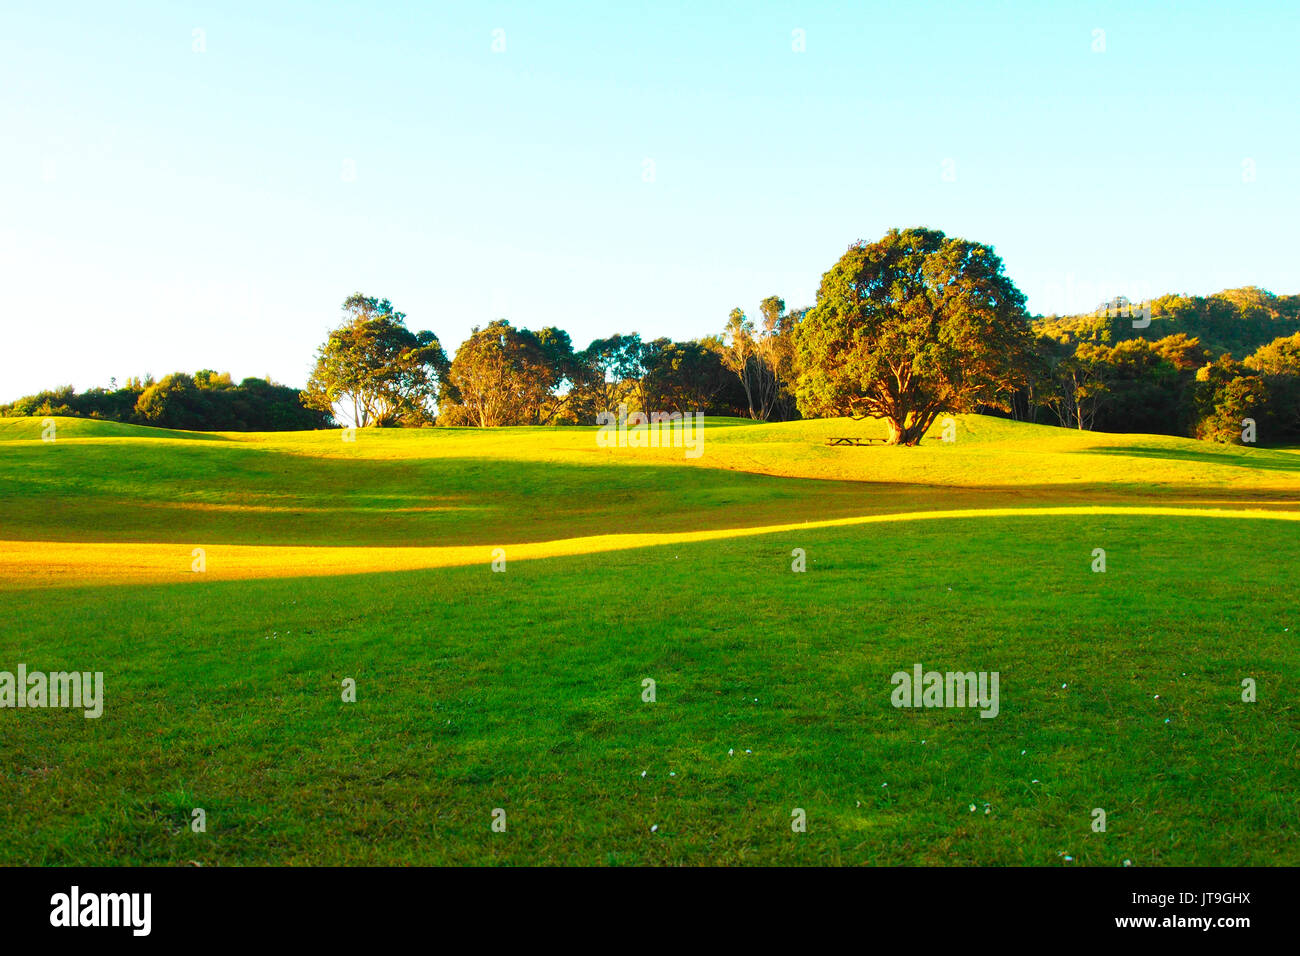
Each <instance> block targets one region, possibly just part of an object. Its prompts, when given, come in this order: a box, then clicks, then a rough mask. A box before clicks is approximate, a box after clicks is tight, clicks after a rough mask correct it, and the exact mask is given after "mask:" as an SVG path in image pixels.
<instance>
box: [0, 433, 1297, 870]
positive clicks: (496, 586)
mask: <svg viewBox="0 0 1300 956" xmlns="http://www.w3.org/2000/svg"><path fill="white" fill-rule="evenodd" d="M56 424H57V440H55V441H53V442H43V441H42V440H41V432H42V426H41V422H40V421H38V420H35V419H0V621H2V622H3V623H2V624H0V671H6V670H7V671H14V670H15V669H16V668H17V666H18V664H20V663H25V664H26V665H27V667H28V669H29V670H42V671H58V670H73V669H75V670H80V671H102V672H103V673H104V683H105V696H106V701H105V705H104V714H103V716H102V717H101V718H99V719H97V720H87V719H85V718H83V716H82V715H81V712H80V711H72V710H62V709H44V710H40V709H35V710H33V709H27V710H17V709H0V741H2V742H3V748H0V754H2V756H0V785H2V786H3V790H4V799H3V800H0V863H4V864H101V863H102V864H142V863H150V864H187V863H198V864H201V865H205V866H213V865H231V864H247V863H257V864H263V863H265V864H278V863H289V864H327V863H365V864H377V863H463V864H533V863H540V864H553V863H568V864H616V865H617V864H645V863H653V864H674V863H692V864H697V863H708V864H712V863H726V864H732V863H752V864H769V863H790V864H821V863H836V864H839V863H843V864H1042V865H1061V866H1077V865H1098V866H1121V865H1124V864H1125V862H1126V861H1127V862H1128V863H1129V864H1131V865H1133V866H1159V865H1172V864H1193V865H1197V864H1206V865H1208V864H1238V863H1240V864H1264V865H1280V864H1286V865H1296V864H1298V863H1300V832H1298V831H1300V814H1298V812H1297V797H1296V794H1297V786H1298V785H1300V754H1298V752H1297V744H1298V742H1300V710H1298V709H1297V692H1296V688H1297V678H1298V677H1300V612H1297V607H1296V598H1295V594H1296V590H1295V583H1296V569H1297V568H1298V567H1300V561H1298V559H1300V524H1297V523H1296V522H1297V520H1300V454H1297V453H1296V451H1294V450H1287V449H1254V448H1250V449H1242V448H1227V447H1223V446H1214V445H1208V444H1204V443H1199V442H1193V441H1187V440H1182V439H1175V438H1167V437H1159V436H1149V435H1125V436H1120V435H1104V434H1095V433H1076V432H1070V431H1066V430H1061V429H1054V428H1047V427H1041V426H1033V425H1025V424H1018V423H1012V422H1007V421H1002V420H998V419H992V418H983V417H979V416H963V417H960V418H959V419H958V429H957V440H956V441H955V442H953V443H951V444H947V443H942V442H939V441H937V440H930V439H927V440H926V441H925V442H924V443H923V444H922V445H921V446H920V447H917V448H910V449H906V448H888V447H871V448H866V447H863V448H836V447H828V446H827V445H826V444H825V439H826V438H827V437H829V436H832V435H840V434H849V435H872V434H875V435H880V434H883V426H879V425H874V424H873V423H870V422H867V423H854V422H845V421H813V422H796V423H787V424H778V425H755V424H750V423H747V422H741V421H737V420H729V419H711V420H709V421H708V423H707V424H706V427H705V441H704V446H703V454H702V455H701V456H700V457H699V458H696V459H691V458H687V457H685V456H684V454H683V450H682V449H680V448H656V449H637V448H603V447H600V446H599V445H598V444H597V443H596V441H595V431H596V430H595V429H594V428H556V429H540V428H539V429H511V428H505V429H493V430H476V429H435V430H422V431H369V430H362V431H359V432H357V434H356V440H355V441H353V442H344V441H341V440H340V433H339V432H337V431H333V432H313V433H295V434H265V435H246V434H241V435H236V434H227V435H206V434H197V433H179V432H165V431H157V430H153V429H145V428H135V427H132V426H125V425H115V424H105V423H95V422H87V421H77V420H71V419H59V420H57V422H56ZM1096 548H1102V549H1104V550H1105V552H1106V562H1107V567H1106V571H1105V573H1094V571H1093V570H1092V565H1093V560H1094V558H1093V551H1094V549H1096ZM196 549H201V555H202V558H201V560H202V562H203V568H204V570H203V571H202V572H201V573H200V572H196V571H195V570H194V567H195V561H196V560H197V559H198V558H197V556H196ZM496 549H502V551H497V550H496ZM794 549H803V551H804V552H805V553H806V561H807V570H806V571H805V572H804V573H796V572H794V571H792V569H791V567H792V560H793V558H792V551H793V550H794ZM502 552H503V553H504V557H505V561H506V565H505V568H506V570H505V572H504V573H497V572H494V571H493V570H492V562H493V559H494V553H495V554H496V555H498V556H500V555H501V554H502ZM916 663H921V664H923V665H924V667H925V668H926V669H927V670H929V669H935V670H939V671H949V670H953V671H997V672H998V673H999V674H1000V678H1001V705H1000V712H999V714H998V716H997V717H996V718H995V719H982V718H980V716H979V712H978V711H977V710H974V709H941V708H923V709H900V708H895V707H893V706H891V702H890V694H891V691H892V690H893V687H892V685H891V683H890V676H891V675H892V674H893V673H894V672H896V671H909V672H910V671H911V670H912V668H913V665H914V664H916ZM349 678H350V679H352V680H355V681H356V701H355V702H345V701H343V700H342V695H341V686H342V682H343V681H344V680H345V679H349ZM647 678H649V679H652V680H653V681H654V682H655V690H656V700H655V702H653V703H646V702H643V700H642V690H643V681H644V680H645V679H647ZM1244 678H1252V679H1254V680H1255V681H1256V683H1257V687H1258V699H1257V701H1255V702H1253V703H1246V702H1243V700H1242V681H1243V679H1244ZM195 808H202V809H203V810H204V811H205V812H206V820H207V829H206V832H202V833H196V832H193V831H192V830H191V828H190V821H191V815H192V811H193V810H194V809H195ZM497 808H501V809H504V811H505V815H506V821H507V825H506V829H505V831H504V832H495V831H494V830H493V829H492V821H493V811H494V810H495V809H497ZM795 808H801V809H803V810H804V811H805V812H806V816H807V832H793V831H792V829H791V819H792V811H793V810H794V809H795ZM1094 808H1102V809H1104V810H1105V811H1106V814H1107V826H1106V830H1105V832H1094V830H1093V829H1092V823H1093V810H1094ZM1067 858H1068V859H1067Z"/></svg>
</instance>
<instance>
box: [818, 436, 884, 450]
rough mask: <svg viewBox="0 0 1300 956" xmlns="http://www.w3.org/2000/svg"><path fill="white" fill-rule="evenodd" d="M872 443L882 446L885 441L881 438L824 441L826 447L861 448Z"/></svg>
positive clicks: (849, 438)
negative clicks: (878, 443)
mask: <svg viewBox="0 0 1300 956" xmlns="http://www.w3.org/2000/svg"><path fill="white" fill-rule="evenodd" d="M873 442H880V443H881V444H882V445H883V444H884V443H885V439H883V438H851V437H843V438H828V439H826V444H828V445H853V446H855V447H858V448H860V447H862V446H863V445H870V444H872V443H873Z"/></svg>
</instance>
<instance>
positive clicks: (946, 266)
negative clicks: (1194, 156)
mask: <svg viewBox="0 0 1300 956" xmlns="http://www.w3.org/2000/svg"><path fill="white" fill-rule="evenodd" d="M343 313H344V314H343V319H342V321H341V322H340V323H339V325H338V326H337V327H336V328H334V329H333V330H332V331H331V332H330V333H329V335H328V337H327V339H326V341H325V342H324V343H323V344H322V345H321V346H320V348H319V349H318V350H317V353H316V360H315V365H314V368H313V370H312V373H311V376H310V378H309V380H308V382H307V386H306V388H304V389H303V390H302V391H301V392H300V393H299V392H295V391H294V390H292V389H288V388H286V387H284V386H280V385H275V384H273V383H270V382H267V381H264V380H261V379H245V380H244V381H243V382H241V383H240V384H239V385H235V384H234V383H233V382H231V381H230V377H229V375H224V376H222V375H218V374H217V373H215V372H210V371H204V372H199V373H197V374H196V375H194V376H189V375H185V374H184V373H176V374H174V375H170V376H167V377H166V378H165V379H163V380H162V381H161V382H153V381H151V380H147V381H145V382H140V381H135V380H133V381H132V382H129V383H128V385H127V387H126V388H123V389H116V388H114V389H111V390H105V389H92V390H90V391H88V392H85V393H81V394H80V395H78V394H76V393H74V392H73V391H72V390H71V389H70V388H69V389H62V390H58V391H56V392H46V393H41V394H40V395H36V396H28V397H27V398H24V399H20V400H18V401H17V402H14V403H11V404H10V405H8V406H2V407H0V414H4V415H25V414H38V415H43V414H75V415H86V416H90V417H100V418H111V419H114V420H118V421H134V422H138V423H140V424H154V425H164V426H166V427H174V428H194V429H204V428H206V429H214V430H240V429H247V430H277V429H304V428H319V427H325V426H327V425H330V424H356V425H359V426H363V427H364V426H385V427H420V426H431V425H462V426H476V427H485V428H486V427H494V426H502V425H565V424H592V423H593V422H595V420H596V416H597V414H598V413H600V412H602V411H607V410H610V409H613V408H616V407H617V406H619V405H620V404H625V405H627V406H628V407H629V409H631V410H633V411H643V412H646V413H651V412H656V411H660V412H682V413H685V412H704V413H706V414H710V415H731V416H743V417H749V418H752V419H755V420H759V421H783V420H790V419H795V418H800V417H831V416H852V417H854V418H866V417H872V418H880V419H883V420H884V421H885V423H886V425H887V427H888V429H889V433H890V436H891V440H892V441H893V442H895V443H897V444H904V445H907V444H915V443H916V442H918V441H919V440H920V439H921V436H922V435H924V434H925V432H926V431H927V429H929V427H930V426H931V425H932V424H933V423H934V421H935V420H936V419H937V417H938V416H939V415H941V414H946V413H959V412H982V413H986V414H994V415H1003V416H1007V417H1011V418H1015V419H1019V420H1023V421H1029V422H1039V423H1049V424H1055V425H1060V426H1063V427H1068V428H1078V429H1095V430H1098V431H1110V432H1139V433H1156V434H1168V435H1182V436H1188V437H1197V438H1203V439H1210V440H1216V441H1233V442H1240V441H1242V440H1243V427H1244V425H1243V423H1244V422H1245V421H1246V420H1249V421H1251V422H1254V423H1255V425H1256V427H1257V431H1258V435H1259V436H1260V438H1259V440H1260V441H1263V442H1266V443H1287V442H1294V441H1297V440H1300V296H1296V295H1292V296H1277V295H1274V294H1273V293H1271V292H1267V291H1265V290H1262V289H1257V288H1254V287H1247V288H1244V289H1230V290H1226V291H1224V292H1220V293H1218V294H1216V295H1213V296H1208V297H1195V296H1181V295H1167V296H1163V297H1161V298H1159V299H1156V300H1154V301H1152V302H1150V303H1141V304H1138V305H1136V306H1135V305H1134V304H1133V303H1129V302H1128V301H1127V300H1124V299H1117V300H1115V301H1113V302H1109V303H1104V304H1103V305H1102V306H1101V307H1099V309H1098V310H1096V311H1094V312H1093V313H1089V314H1086V315H1077V316H1047V317H1041V316H1040V317H1037V318H1035V317H1032V316H1030V315H1029V314H1028V313H1027V312H1026V311H1025V297H1024V295H1023V294H1022V293H1021V292H1020V290H1019V289H1017V288H1016V286H1015V284H1014V283H1013V282H1012V281H1011V280H1010V278H1008V277H1007V276H1006V274H1005V271H1004V267H1003V263H1002V261H1001V259H1000V258H999V257H998V256H997V255H996V254H995V252H994V250H993V249H992V248H991V247H990V246H987V245H984V244H981V243H978V242H972V241H970V240H966V239H961V238H957V237H950V236H947V235H945V234H944V233H942V232H940V231H938V230H932V229H907V230H897V229H894V230H890V231H889V232H888V233H887V234H886V235H885V236H884V237H882V238H881V239H878V240H876V241H874V242H867V241H859V242H856V243H854V244H852V245H851V246H850V247H849V248H848V250H847V251H846V252H845V253H844V255H843V256H841V257H840V259H839V261H838V262H836V263H835V264H834V265H833V266H832V267H831V269H830V270H828V271H827V272H826V273H825V274H824V275H823V277H822V281H821V285H820V287H819V289H818V292H817V299H816V303H815V304H814V305H813V306H811V307H807V308H799V309H788V308H787V307H786V303H785V301H784V300H783V299H782V298H781V297H779V296H769V297H768V298H766V299H764V300H763V301H762V303H760V305H759V311H758V315H757V316H756V317H751V316H749V315H747V314H746V313H745V312H744V311H743V310H742V309H739V308H737V309H733V310H732V311H731V313H730V314H729V315H728V316H727V318H726V321H725V323H721V327H720V328H719V329H718V331H717V332H716V333H714V334H710V335H706V336H703V337H701V338H698V339H693V340H689V341H674V340H672V339H668V338H659V339H653V340H645V339H642V338H641V336H640V335H639V334H637V333H634V332H633V333H626V334H616V335H612V336H610V337H608V338H603V339H596V340H595V341H593V342H591V343H590V344H588V345H587V346H586V347H585V348H583V349H576V348H575V347H574V344H573V342H572V340H571V338H570V336H569V334H568V333H567V332H565V331H564V330H563V329H559V328H556V327H554V326H548V327H545V328H542V329H539V330H536V331H533V330H529V329H526V328H520V327H516V326H514V325H512V324H511V323H510V322H508V321H507V320H505V319H497V320H496V321H493V322H490V323H488V324H487V325H485V326H482V327H475V328H474V329H473V330H472V332H471V333H470V336H469V338H468V339H466V340H465V341H464V342H462V343H461V344H460V346H459V348H457V349H456V351H455V355H454V357H451V358H449V357H448V355H447V352H446V351H445V349H444V348H443V346H442V344H441V342H440V341H439V339H438V337H437V335H435V334H434V333H433V332H431V331H427V330H425V331H413V330H411V329H410V328H408V326H407V317H406V315H405V314H404V313H402V312H400V311H398V310H397V309H396V308H395V307H394V306H393V304H392V302H390V301H389V300H388V299H379V298H376V297H372V296H367V295H363V294H361V293H356V294H353V295H351V296H349V297H348V298H347V299H346V300H345V301H344V303H343Z"/></svg>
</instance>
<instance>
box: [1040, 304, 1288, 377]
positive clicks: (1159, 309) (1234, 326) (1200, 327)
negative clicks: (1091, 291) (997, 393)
mask: <svg viewBox="0 0 1300 956" xmlns="http://www.w3.org/2000/svg"><path fill="white" fill-rule="evenodd" d="M1147 305H1149V307H1150V316H1151V324H1150V325H1149V326H1147V327H1145V328H1134V327H1133V322H1134V320H1135V319H1137V320H1139V321H1141V320H1142V319H1143V318H1144V315H1145V312H1144V308H1145V307H1146V306H1147ZM1130 313H1131V314H1130ZM1034 330H1035V331H1036V332H1037V333H1038V334H1039V335H1045V336H1048V337H1050V338H1054V339H1058V340H1060V341H1069V342H1094V343H1098V344H1109V345H1114V344H1115V343H1117V342H1122V341H1124V340H1126V339H1146V340H1148V341H1152V342H1154V341H1156V340H1157V339H1162V338H1164V337H1165V336H1168V335H1177V334H1178V333H1180V332H1181V333H1183V334H1185V335H1188V336H1194V337H1195V338H1198V339H1200V341H1201V345H1202V346H1204V347H1205V348H1207V349H1209V350H1210V352H1211V353H1212V354H1213V355H1214V356H1215V357H1217V356H1219V355H1222V354H1224V353H1227V354H1230V355H1231V356H1232V357H1233V358H1235V359H1243V358H1245V357H1246V356H1247V355H1249V354H1250V353H1252V352H1254V351H1255V350H1256V349H1258V348H1259V347H1260V346H1261V345H1267V344H1268V343H1269V342H1272V341H1273V340H1274V339H1276V338H1279V337H1282V336H1288V335H1292V334H1293V333H1295V332H1300V295H1274V294H1273V293H1272V292H1269V291H1267V290H1265V289H1260V288H1257V287H1256V286H1246V287H1245V288H1242V289H1225V290H1224V291H1222V292H1217V293H1215V294H1214V295H1211V296H1204V297H1203V296H1185V295H1163V296H1160V297H1159V298H1157V299H1153V300H1151V301H1150V303H1132V304H1131V305H1129V304H1127V300H1124V299H1123V298H1122V297H1120V298H1119V299H1118V300H1112V301H1111V302H1108V303H1104V304H1103V305H1101V306H1099V307H1098V309H1097V310H1096V311H1094V312H1090V313H1087V314H1084V315H1067V316H1056V315H1052V316H1045V317H1042V318H1039V319H1037V320H1035V322H1034Z"/></svg>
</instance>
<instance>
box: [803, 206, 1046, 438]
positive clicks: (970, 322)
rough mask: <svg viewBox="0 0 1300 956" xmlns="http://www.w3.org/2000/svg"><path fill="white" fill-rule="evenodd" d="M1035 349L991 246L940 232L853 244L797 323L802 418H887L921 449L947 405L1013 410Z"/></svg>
mask: <svg viewBox="0 0 1300 956" xmlns="http://www.w3.org/2000/svg"><path fill="white" fill-rule="evenodd" d="M1030 347H1031V338H1030V331H1029V321H1028V316H1027V315H1026V313H1025V297H1024V295H1023V294H1022V293H1021V292H1020V290H1019V289H1017V288H1016V287H1015V285H1014V284H1013V283H1012V282H1011V280H1010V279H1008V278H1007V277H1006V275H1004V274H1003V271H1002V260H1001V259H1000V258H998V256H997V255H995V254H994V252H993V250H992V248H990V247H989V246H986V245H982V244H980V243H977V242H970V241H967V240H965V239H957V238H950V237H948V236H945V235H944V234H943V233H942V232H939V231H938V230H934V229H907V230H903V231H901V232H900V231H899V230H897V229H891V230H890V231H889V233H888V234H886V235H885V236H884V238H882V239H880V240H879V241H877V242H871V243H867V242H858V243H855V244H854V245H852V246H850V247H849V250H848V251H847V252H846V253H844V255H843V256H842V257H841V258H840V260H839V262H837V263H836V264H835V265H834V266H833V267H832V268H831V270H830V271H829V272H827V273H826V274H825V275H824V276H822V282H821V288H820V289H819V290H818V293H817V304H816V305H815V306H814V307H813V308H812V309H811V310H809V312H808V313H807V315H806V316H805V317H804V319H803V321H802V322H800V323H799V325H798V326H797V328H796V331H795V348H796V354H797V360H798V365H799V369H800V374H799V380H798V385H797V389H796V395H797V398H798V402H799V409H800V411H801V412H803V414H804V415H809V416H813V415H816V416H831V415H851V416H853V417H855V418H866V417H874V418H883V419H884V420H885V422H886V423H887V424H888V426H889V433H890V441H891V442H892V443H894V444H898V445H915V444H916V443H917V442H919V441H920V440H921V436H923V435H924V434H925V432H926V431H927V430H928V429H929V427H930V426H931V425H932V424H933V423H934V421H935V419H936V418H937V417H938V416H939V415H940V414H942V413H944V412H952V413H956V412H969V411H974V410H975V408H976V407H977V406H979V405H985V406H989V407H993V408H1000V409H1003V410H1005V409H1006V408H1007V402H1008V398H1009V396H1010V395H1011V394H1012V393H1013V392H1014V390H1015V389H1016V388H1018V387H1020V385H1021V384H1023V382H1024V380H1025V364H1026V360H1027V356H1028V354H1029V350H1030Z"/></svg>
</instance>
